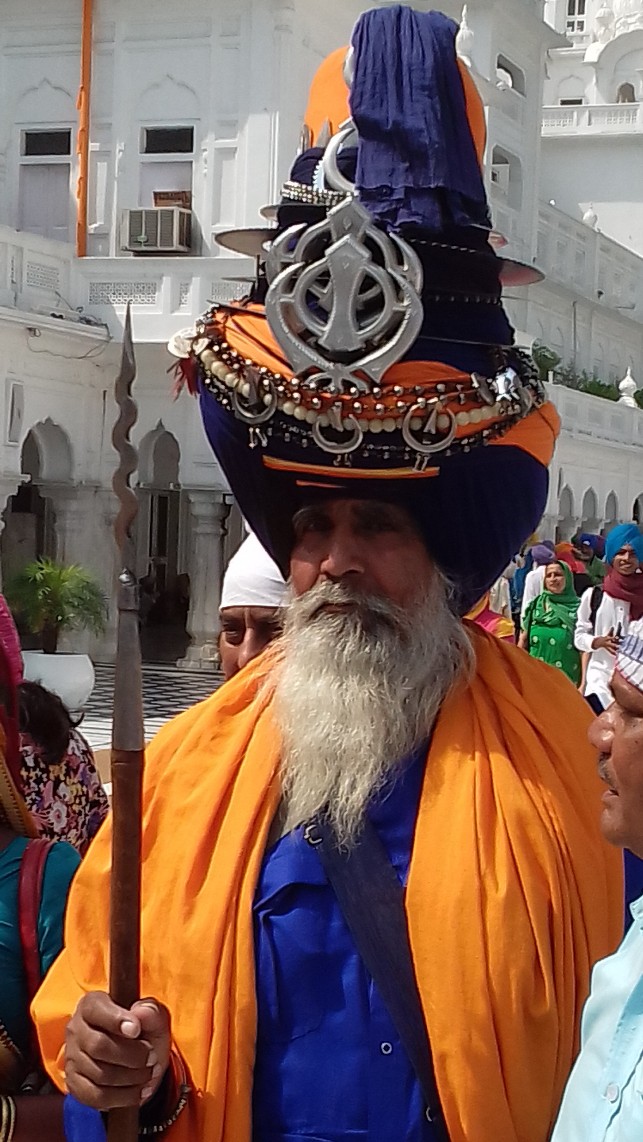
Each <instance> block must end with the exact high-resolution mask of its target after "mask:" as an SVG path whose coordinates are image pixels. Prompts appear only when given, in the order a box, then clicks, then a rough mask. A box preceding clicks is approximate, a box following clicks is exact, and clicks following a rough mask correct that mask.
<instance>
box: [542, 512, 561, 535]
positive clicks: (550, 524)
mask: <svg viewBox="0 0 643 1142" xmlns="http://www.w3.org/2000/svg"><path fill="white" fill-rule="evenodd" d="M557 526H558V516H557V515H554V514H549V513H545V515H544V516H543V518H542V519H541V521H540V524H539V526H538V534H539V536H540V538H541V539H551V540H555V539H556V529H557Z"/></svg>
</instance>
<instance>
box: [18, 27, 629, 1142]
mask: <svg viewBox="0 0 643 1142" xmlns="http://www.w3.org/2000/svg"><path fill="white" fill-rule="evenodd" d="M456 30H457V29H456V26H455V25H454V24H453V23H452V22H451V21H450V20H448V19H447V18H446V17H444V16H442V15H440V14H439V13H436V12H431V13H426V14H419V13H416V12H413V11H412V10H411V9H408V8H404V7H387V8H381V9H377V10H374V11H371V12H367V13H365V14H364V15H363V16H362V17H361V18H360V20H359V21H358V24H357V25H356V27H355V30H354V33H353V36H352V49H353V50H352V53H351V55H350V58H349V59H348V61H347V62H346V65H345V67H344V76H345V82H346V83H348V84H350V121H349V122H348V123H344V124H341V125H340V127H339V130H336V128H337V124H336V122H335V118H336V115H337V113H336V111H335V112H333V115H332V116H329V117H328V123H327V124H326V125H324V123H323V121H322V125H321V127H316V128H315V130H314V131H313V130H312V129H311V131H310V132H309V133H308V139H307V141H308V143H309V144H310V146H309V147H308V149H307V150H306V151H305V152H304V153H303V154H301V155H300V156H299V158H298V159H297V161H296V163H295V166H294V168H293V171H292V173H291V178H290V179H289V180H288V182H287V183H286V184H285V187H284V191H283V194H282V201H281V202H280V204H279V206H278V207H277V208H276V211H275V213H276V226H275V227H274V228H273V229H271V230H267V231H266V232H265V233H263V234H261V235H259V236H258V242H259V245H258V252H259V255H260V257H261V258H262V268H261V271H260V275H259V281H258V282H257V286H256V289H255V290H254V291H253V294H252V296H251V297H250V298H249V299H247V300H246V301H244V302H242V303H240V304H238V305H231V306H215V307H214V308H213V309H212V310H211V311H210V312H209V313H208V314H206V315H205V316H204V317H203V319H202V320H201V321H200V322H199V325H198V328H196V329H195V330H193V331H192V333H191V334H190V335H189V336H183V337H182V338H177V339H175V341H174V344H173V348H174V351H175V352H177V353H178V354H183V356H182V358H181V368H182V372H183V374H184V375H185V377H186V378H187V379H188V380H189V382H190V383H191V384H192V385H193V386H196V388H197V389H198V392H199V398H200V402H201V409H202V414H203V419H204V424H205V428H206V432H207V434H208V436H209V438H210V441H211V443H212V446H213V448H214V451H215V453H216V455H217V457H218V459H219V462H220V463H221V465H222V467H223V469H224V470H225V472H226V474H227V477H228V479H229V481H230V484H231V486H232V488H233V490H234V491H235V494H236V496H237V499H238V501H239V504H240V507H241V510H242V512H243V514H244V516H245V518H246V519H247V520H248V522H249V524H250V526H251V527H252V530H253V532H254V533H255V534H256V535H257V537H258V538H259V540H260V541H261V543H262V544H263V545H264V547H265V548H266V549H267V550H268V551H269V552H270V554H271V555H272V556H273V558H274V559H275V560H276V562H277V563H278V565H279V566H280V567H281V570H282V572H283V573H284V574H285V575H287V576H288V577H289V580H290V604H289V608H288V614H287V618H286V623H285V629H284V634H283V636H282V637H281V638H280V639H278V640H277V641H276V642H275V643H273V645H272V646H271V647H270V648H268V650H267V651H266V652H265V653H264V654H263V655H261V656H260V657H259V658H256V659H254V661H252V662H250V663H249V664H248V665H247V666H245V667H244V669H242V670H241V671H240V672H239V673H238V674H237V675H236V676H235V677H234V678H233V679H231V680H230V681H229V682H227V683H226V684H225V685H224V686H223V687H222V688H221V690H220V691H219V692H218V693H217V694H215V695H214V696H213V697H212V698H211V699H209V700H208V701H207V702H206V703H204V704H203V705H201V706H199V707H197V708H196V709H195V710H191V711H188V712H187V713H185V714H183V715H182V716H181V717H180V718H179V719H177V720H176V721H175V722H173V723H171V724H170V725H169V726H168V727H166V728H165V729H164V730H163V731H162V732H161V734H160V735H159V736H158V738H157V739H156V742H155V743H154V744H153V746H152V747H151V749H150V751H149V757H148V761H147V774H146V792H145V817H144V836H143V916H142V958H143V971H142V981H141V987H142V994H144V995H148V996H154V997H155V998H154V999H146V1000H141V1001H140V1002H138V1003H137V1004H135V1005H134V1006H133V1008H132V1009H131V1010H130V1011H126V1010H123V1009H121V1008H119V1007H117V1006H116V1005H115V1004H113V1003H112V1002H111V1000H110V999H109V997H108V996H107V995H106V994H105V990H106V978H107V962H108V948H107V937H106V920H105V919H104V916H105V915H106V905H105V901H106V893H107V887H108V880H109V829H105V830H103V832H102V833H101V835H100V837H99V838H98V840H97V841H96V842H95V843H94V845H93V848H92V850H91V852H90V854H89V856H88V858H87V862H86V864H85V866H84V867H83V869H82V871H81V874H80V876H79V878H78V880H77V883H76V887H75V890H74V893H73V896H72V900H71V904H70V909H69V914H68V925H67V948H66V951H65V953H64V954H63V956H62V957H61V958H60V960H59V961H58V963H57V964H56V966H55V969H54V971H53V972H52V974H51V976H50V978H49V980H48V981H47V983H46V984H45V986H44V987H43V989H42V990H41V992H40V994H39V996H38V997H37V1000H36V1003H35V1013H36V1018H37V1021H38V1025H39V1030H40V1036H41V1042H42V1045H43V1050H44V1053H45V1055H46V1057H47V1059H48V1064H49V1068H50V1072H51V1075H52V1077H53V1078H54V1079H55V1080H56V1081H57V1082H59V1083H62V1082H63V1081H65V1082H66V1084H67V1089H68V1090H69V1091H70V1092H71V1095H72V1096H73V1100H75V1101H71V1100H70V1102H69V1104H68V1105H69V1107H70V1109H69V1120H70V1123H71V1124H72V1126H73V1121H74V1115H75V1113H76V1110H77V1111H78V1114H80V1113H81V1110H80V1104H85V1105H89V1106H91V1107H95V1108H97V1109H98V1110H107V1109H109V1108H110V1107H114V1106H124V1105H129V1106H137V1107H140V1108H141V1110H140V1123H141V1131H142V1135H143V1136H145V1134H146V1132H147V1133H150V1132H152V1131H156V1132H165V1133H166V1134H167V1137H168V1139H170V1140H171V1142H188V1140H190V1142H206V1140H207V1142H250V1140H251V1139H252V1140H254V1142H294V1140H295V1139H304V1138H305V1139H312V1138H315V1139H319V1140H320V1142H321V1140H323V1142H344V1140H348V1139H351V1140H352V1142H366V1140H369V1142H385V1140H386V1142H389V1140H390V1142H393V1140H395V1142H398V1140H399V1139H401V1138H405V1139H407V1140H409V1142H442V1140H444V1139H446V1138H449V1139H451V1142H490V1140H491V1139H493V1140H494V1142H495V1140H502V1142H543V1139H544V1138H545V1137H546V1136H547V1134H548V1131H549V1129H550V1128H551V1125H552V1123H553V1121H554V1119H555V1115H556V1111H557V1107H558V1103H559V1100H560V1096H561V1092H562V1089H563V1086H564V1082H565V1079H566V1077H567V1073H568V1071H569V1068H570V1065H571V1062H572V1059H573V1056H574V1052H575V1050H576V1045H577V1031H578V1026H577V1022H578V1015H579V1012H580V1008H581V1004H582V1001H583V999H584V997H585V994H586V990H587V984H588V978H589V970H590V967H591V964H592V963H593V962H594V961H595V960H596V959H597V958H598V956H600V955H602V954H604V953H605V952H607V951H609V950H610V949H611V948H612V947H613V946H614V945H615V944H616V942H617V940H618V937H619V935H620V931H621V927H622V907H621V898H622V892H621V884H620V873H619V869H618V859H617V858H616V859H614V858H613V857H611V856H610V854H609V852H608V851H607V850H606V849H605V848H604V846H603V844H602V841H601V839H600V837H599V832H598V821H597V818H598V800H599V790H598V783H597V778H596V775H595V773H594V771H593V767H592V765H591V760H590V756H589V751H588V749H585V747H584V746H583V744H582V743H583V741H584V740H585V732H586V726H587V722H588V720H589V712H588V711H587V710H586V707H585V704H584V703H583V702H582V700H581V699H580V698H579V697H576V696H575V695H574V694H573V693H570V691H569V687H568V684H567V683H566V681H565V680H564V679H563V678H561V677H559V676H558V675H557V674H556V673H555V672H554V671H551V670H549V669H548V668H546V667H543V666H542V665H541V664H540V663H538V662H535V661H533V660H530V659H529V658H527V656H525V655H522V654H521V653H520V652H518V651H517V650H516V649H515V648H513V647H511V646H508V645H505V644H502V643H501V642H499V641H498V640H497V639H494V638H492V637H490V636H488V635H487V634H486V633H484V632H482V631H480V630H478V629H477V628H475V627H474V626H470V625H466V624H464V623H463V622H462V621H461V619H460V617H459V616H460V615H462V614H465V613H466V612H467V610H469V609H470V608H471V606H472V605H473V604H474V603H475V602H476V601H477V600H479V599H480V598H481V597H482V596H483V595H484V593H485V592H486V591H487V590H488V588H489V587H490V586H491V584H492V583H493V582H494V580H495V579H496V578H497V576H498V575H499V574H500V573H501V572H502V570H503V568H504V567H505V566H506V565H507V562H508V560H509V559H510V557H511V556H512V554H513V553H514V552H515V551H516V550H518V549H519V547H520V545H521V544H522V542H523V541H524V539H525V537H526V536H527V535H529V534H530V533H531V532H532V531H533V530H534V528H535V527H536V526H537V524H538V521H539V518H540V516H541V514H542V511H543V508H544V504H545V501H546V496H547V464H548V462H549V460H550V458H551V453H552V449H553V446H554V441H555V437H556V433H557V427H558V422H557V417H556V414H555V412H554V410H553V409H552V407H551V406H550V405H549V404H548V403H547V402H546V399H545V394H544V392H543V391H542V388H541V386H540V384H539V381H538V374H537V372H536V370H535V369H534V367H533V365H532V363H531V362H530V360H529V359H528V358H527V357H525V356H524V355H523V354H521V353H520V352H518V351H517V350H516V349H515V348H514V346H513V331H512V330H511V327H510V325H509V322H508V320H507V317H506V314H505V313H504V310H503V308H502V304H501V301H500V295H501V287H502V283H503V281H512V282H514V283H516V282H519V281H526V280H533V273H534V271H533V270H532V269H530V268H529V267H521V266H518V265H516V264H514V263H508V262H504V261H501V260H500V259H499V258H498V257H497V256H496V254H495V253H494V251H493V249H492V247H491V246H490V244H489V241H488V238H489V218H488V207H487V202H486V197H485V193H484V187H483V182H482V176H481V172H480V166H479V161H478V157H479V153H480V151H479V141H480V140H479V137H478V139H477V140H474V138H473V135H472V131H473V130H476V129H477V128H476V124H478V125H479V123H480V121H481V116H480V113H479V110H480V103H479V99H478V97H477V95H476V93H475V90H474V89H473V85H472V83H471V80H470V78H469V77H468V76H465V78H464V79H463V73H462V71H461V68H460V65H459V64H458V62H457V60H456V53H455V43H454V41H455V34H456ZM331 70H332V69H331ZM347 95H348V89H347ZM346 117H348V110H347V116H346ZM311 127H312V125H311ZM328 135H330V136H331V137H330V138H329V139H328ZM478 135H479V132H478ZM476 142H477V143H478V146H477V145H476ZM255 237H256V234H255ZM222 240H223V241H225V242H227V244H228V245H235V243H236V248H239V247H240V246H243V247H244V248H246V249H248V243H249V242H250V241H251V240H252V236H248V235H247V234H245V235H240V234H229V235H227V236H224V237H223V239H222ZM65 1035H66V1049H65V1047H64V1040H65ZM74 1108H76V1109H74ZM85 1137H86V1135H85Z"/></svg>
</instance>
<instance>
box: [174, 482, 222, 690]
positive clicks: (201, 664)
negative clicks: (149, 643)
mask: <svg viewBox="0 0 643 1142" xmlns="http://www.w3.org/2000/svg"><path fill="white" fill-rule="evenodd" d="M187 497H188V502H189V505H190V524H191V527H190V544H189V553H188V567H187V571H188V574H189V576H190V610H189V612H188V619H187V623H186V627H187V632H188V634H189V635H190V638H191V640H192V641H191V644H190V646H189V647H188V649H187V651H186V654H185V658H181V659H179V661H178V662H177V666H179V667H180V668H181V669H183V670H215V669H216V668H217V666H218V654H217V645H216V643H217V631H218V629H219V606H220V602H221V580H222V578H223V538H224V535H225V521H226V519H227V517H228V513H229V511H230V507H229V505H228V504H226V503H224V501H223V498H222V493H221V492H215V491H214V490H212V489H209V490H201V489H198V490H195V491H190V490H188V491H187Z"/></svg>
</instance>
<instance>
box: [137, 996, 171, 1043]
mask: <svg viewBox="0 0 643 1142" xmlns="http://www.w3.org/2000/svg"><path fill="white" fill-rule="evenodd" d="M130 1011H131V1013H132V1015H134V1016H135V1017H136V1019H138V1021H139V1023H140V1025H141V1038H142V1039H150V1038H156V1037H158V1036H161V1035H167V1034H168V1032H169V1030H170V1013H169V1011H168V1009H167V1007H165V1006H164V1005H163V1004H162V1003H159V1002H158V1000H156V999H138V1000H137V1001H136V1003H134V1004H132V1006H131V1008H130Z"/></svg>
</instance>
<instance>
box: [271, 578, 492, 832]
mask: <svg viewBox="0 0 643 1142" xmlns="http://www.w3.org/2000/svg"><path fill="white" fill-rule="evenodd" d="M324 604H330V605H337V606H346V607H347V609H346V610H342V611H338V612H336V613H333V612H332V611H328V610H320V607H323V605H324ZM282 645H283V659H282V661H281V662H280V664H279V666H278V668H277V671H276V675H273V678H272V679H271V686H272V687H274V698H275V702H274V709H275V715H276V719H277V723H278V726H279V728H280V730H281V734H282V741H283V746H282V757H281V778H282V785H283V798H284V813H285V820H284V822H283V826H284V830H285V831H289V830H290V829H293V828H295V827H296V826H297V825H300V824H302V823H303V822H305V821H307V820H309V819H310V818H311V817H313V816H315V815H317V814H323V815H324V817H325V818H326V819H327V820H328V821H329V823H330V824H331V825H332V827H333V829H334V830H335V833H336V835H337V838H338V840H339V843H340V844H342V845H350V844H351V843H352V842H353V841H354V840H355V838H356V836H357V834H358V833H359V830H360V826H361V823H362V820H363V816H364V811H365V809H366V807H367V805H368V803H369V801H371V799H372V798H373V797H374V795H376V794H377V792H378V791H379V790H380V789H381V788H382V786H383V785H384V783H385V781H386V779H387V778H388V777H389V776H390V775H391V774H392V773H394V772H395V769H396V767H397V766H398V765H399V763H400V761H402V760H403V759H404V758H405V757H406V756H407V755H408V754H409V753H410V752H411V750H412V749H414V748H415V747H416V746H417V745H419V744H420V742H422V741H423V740H424V739H425V738H427V737H428V736H429V734H430V732H431V728H432V726H433V723H434V721H435V719H436V716H437V714H438V711H439V709H440V706H441V704H442V702H443V701H444V698H445V697H446V695H447V693H448V692H449V691H450V690H451V688H452V687H453V685H454V684H455V682H456V681H457V680H458V679H459V678H461V677H463V676H464V675H468V674H470V672H471V670H472V668H473V661H474V657H473V650H472V647H471V643H470V641H469V638H468V637H467V634H466V632H465V630H464V627H463V626H462V624H461V623H460V621H459V619H457V618H456V617H455V615H453V614H452V612H451V611H450V609H449V605H448V588H447V584H446V581H445V580H444V578H443V577H442V576H441V575H440V574H439V573H438V572H437V571H436V572H434V575H433V578H432V580H431V582H430V584H429V585H428V586H427V587H426V589H425V592H424V597H423V599H422V600H421V601H420V602H418V603H416V604H415V605H414V606H413V607H412V608H410V609H402V608H401V607H398V606H396V605H395V604H393V603H391V602H390V601H388V600H387V599H383V598H380V597H374V596H365V595H363V594H356V593H354V592H352V591H350V590H348V589H347V588H346V587H344V586H340V585H337V584H333V583H320V584H318V585H317V586H315V587H313V588H312V589H311V590H310V591H308V592H307V593H306V594H304V595H302V596H300V597H299V598H293V599H292V600H291V601H290V605H289V609H288V611H287V617H286V623H285V628H284V635H283V639H282Z"/></svg>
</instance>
